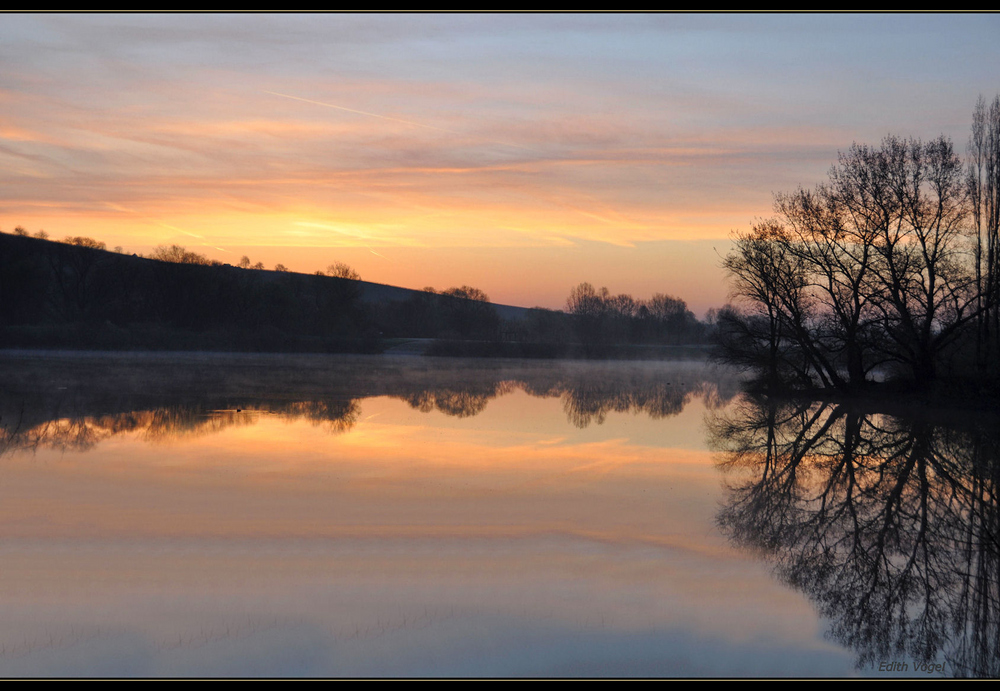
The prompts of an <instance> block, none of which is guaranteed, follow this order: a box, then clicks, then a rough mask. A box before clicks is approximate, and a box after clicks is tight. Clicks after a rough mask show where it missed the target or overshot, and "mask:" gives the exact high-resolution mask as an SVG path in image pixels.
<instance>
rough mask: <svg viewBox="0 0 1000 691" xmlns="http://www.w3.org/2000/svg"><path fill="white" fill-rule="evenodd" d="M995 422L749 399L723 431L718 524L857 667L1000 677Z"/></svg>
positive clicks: (718, 420) (715, 436) (718, 422)
mask: <svg viewBox="0 0 1000 691" xmlns="http://www.w3.org/2000/svg"><path fill="white" fill-rule="evenodd" d="M997 437H998V431H997V427H996V421H995V420H994V419H990V420H988V421H976V422H971V421H969V420H966V421H964V422H963V423H962V424H946V423H944V422H942V421H940V420H938V419H932V417H931V416H930V415H929V414H924V415H916V416H901V415H887V414H880V413H875V412H871V411H866V410H863V409H860V408H857V407H853V406H849V405H842V404H834V403H823V402H788V401H778V400H774V399H768V398H756V399H750V398H746V399H742V400H741V402H740V403H739V404H738V405H737V406H736V407H735V408H734V409H733V410H732V412H730V413H729V414H727V415H725V416H716V417H715V418H714V419H713V420H711V422H710V444H711V445H712V447H713V448H714V449H715V450H717V451H720V452H721V455H720V459H719V465H720V467H721V468H722V469H723V471H724V472H725V474H726V478H727V498H726V502H725V506H724V508H723V509H722V510H721V511H720V514H719V522H720V524H721V526H722V528H723V529H724V531H726V532H727V533H728V535H729V536H730V537H731V538H732V539H733V541H734V542H736V543H737V544H739V545H742V546H745V547H749V548H752V549H755V550H759V551H760V552H761V553H763V554H766V555H767V556H768V557H769V558H770V559H773V560H774V561H775V562H776V568H777V572H778V573H779V574H780V576H781V577H782V578H783V579H785V580H786V581H787V582H788V583H790V584H792V585H793V586H795V587H797V588H799V589H801V590H803V591H804V592H805V593H807V594H808V595H809V596H810V597H811V598H812V599H813V601H814V602H816V603H817V605H818V606H819V608H820V611H821V613H822V614H823V615H824V616H825V617H828V618H829V619H830V620H831V621H832V629H831V634H832V636H833V637H834V638H835V639H836V640H838V641H840V642H841V643H843V644H844V645H847V646H850V647H851V648H852V649H854V650H855V651H856V653H857V655H858V666H859V667H862V668H868V669H871V668H872V667H873V666H874V667H876V668H877V665H878V663H879V662H882V661H892V660H898V659H899V658H900V656H901V655H907V656H909V657H911V658H912V659H913V661H914V662H915V663H935V662H937V663H940V662H945V664H946V667H945V669H946V671H947V672H948V673H950V674H954V675H956V676H996V675H997V674H1000V654H998V653H1000V651H998V647H997V646H998V624H1000V599H998V583H1000V578H998V570H997V566H998V563H997V558H998V553H1000V549H998V542H997V536H998V524H1000V522H998V511H997V500H996V499H997V498H996V489H997V480H998V468H1000V458H998V454H997V448H998V443H1000V439H998V438H997Z"/></svg>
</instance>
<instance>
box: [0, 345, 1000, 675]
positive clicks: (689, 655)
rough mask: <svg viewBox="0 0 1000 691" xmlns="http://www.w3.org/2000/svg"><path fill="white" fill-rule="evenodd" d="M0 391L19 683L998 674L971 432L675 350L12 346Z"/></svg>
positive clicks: (1, 463) (6, 630)
mask: <svg viewBox="0 0 1000 691" xmlns="http://www.w3.org/2000/svg"><path fill="white" fill-rule="evenodd" d="M0 387H2V388H0V434H2V435H3V436H2V437H0V470H2V477H3V482H0V496H2V498H0V531H2V533H0V552H2V555H0V565H2V566H0V613H2V614H0V675H3V676H21V675H30V676H59V675H70V676H93V675H97V676H130V675H140V676H214V675H225V676H286V675H290V676H379V677H382V676H453V675H457V676H666V677H676V676H740V677H747V676H838V677H840V676H856V675H860V676H872V675H880V674H887V675H900V676H927V675H932V676H933V675H940V674H945V675H952V674H970V675H984V674H988V673H990V672H991V671H992V672H993V673H994V675H995V670H996V669H997V665H996V662H995V660H996V654H995V652H996V651H995V645H996V640H997V633H996V630H997V627H996V622H997V621H998V619H997V618H996V612H997V611H998V608H997V606H996V603H997V597H996V595H997V588H996V584H997V578H996V566H997V563H998V562H997V560H996V554H997V549H996V538H995V535H996V534H997V533H996V532H990V531H992V530H993V528H994V527H995V526H996V525H997V524H998V522H997V515H998V514H997V511H996V504H995V496H994V495H993V494H992V491H993V487H994V486H995V485H994V484H993V482H994V478H995V477H996V474H997V473H996V470H995V469H996V467H997V464H996V463H992V461H989V463H992V465H989V463H987V466H988V467H990V468H992V470H990V471H989V472H987V473H985V474H984V473H983V472H980V471H979V470H969V468H974V469H975V468H982V467H984V466H983V463H984V461H983V459H982V458H980V456H981V455H982V452H981V451H974V452H972V451H968V450H967V449H966V447H964V446H962V444H963V443H966V441H967V438H968V437H969V435H970V434H971V435H973V436H974V434H975V432H969V431H967V430H965V428H962V427H961V426H959V427H955V428H954V429H953V428H951V427H948V428H943V427H941V426H940V425H939V422H938V421H933V420H931V421H928V420H925V421H924V422H922V423H914V424H912V425H911V424H909V423H907V424H903V423H901V422H899V420H897V419H896V418H890V417H888V416H886V415H884V414H877V413H871V414H869V413H865V412H856V411H851V410H846V409H840V408H837V407H836V406H823V405H821V404H815V403H811V404H800V405H797V406H796V405H791V404H783V403H782V404H778V403H768V402H761V401H752V400H751V399H749V398H748V397H746V396H743V395H741V394H739V388H738V380H737V379H736V377H734V375H733V374H732V373H731V372H728V371H726V370H723V369H717V368H713V367H711V366H709V365H706V364H705V363H701V362H684V361H678V362H655V363H636V362H615V363H601V362H582V361H581V362H577V361H567V362H543V361H513V360H466V359H447V358H420V357H406V356H399V357H390V356H320V355H291V356H289V355H280V356H277V355H275V356H268V355H225V354H170V355H163V354H100V353H29V352H8V353H6V354H3V355H0ZM921 424H922V425H923V427H920V425H921ZM918 428H919V429H918ZM921 430H922V431H921ZM942 430H944V431H942ZM949 430H951V431H949ZM994 434H995V433H994ZM963 435H964V436H963ZM804 440H805V441H804ZM977 448H979V447H977ZM914 449H916V451H914ZM921 449H923V450H921ZM879 450H881V451H882V452H885V453H888V454H889V455H888V456H887V457H886V458H888V459H889V460H888V461H885V462H882V463H881V464H880V463H879V462H876V460H875V459H876V455H877V454H876V452H877V451H879ZM970 453H971V454H972V455H973V456H975V458H971V457H968V456H969V454H970ZM893 454H894V455H893ZM920 454H923V456H921V455H920ZM949 454H950V455H949ZM963 454H964V455H963ZM977 454H978V455H977ZM994 454H995V452H994ZM956 459H957V460H956ZM887 464H888V465H887ZM893 464H895V465H893ZM963 464H964V465H963ZM970 464H971V465H970ZM887 468H888V470H887ZM990 473H992V475H991V474H990ZM977 498H978V499H977ZM977 501H978V503H977ZM921 507H923V509H921ZM991 512H992V513H991ZM969 516H975V517H977V518H976V519H975V520H971V519H969ZM983 535H992V536H994V537H991V538H988V539H987V538H983V537H982V536H983ZM990 540H992V543H990ZM991 550H992V551H991ZM973 552H974V553H975V554H973ZM991 560H992V561H991ZM973 572H975V573H979V574H980V577H977V578H973V577H971V576H970V574H971V573H973ZM962 574H964V576H963V575H962ZM880 588H882V589H883V590H879V589H880ZM921 588H923V589H924V590H921ZM883 591H884V592H883ZM852 593H853V594H852ZM977 593H978V595H977ZM935 599H938V600H941V602H940V603H937V604H933V603H932V604H928V603H929V602H930V600H935ZM921 603H923V604H922V605H921ZM973 610H975V611H976V612H977V614H976V615H975V616H972V615H971V614H968V616H966V613H969V612H972V611H973ZM963 617H964V618H963ZM991 626H992V633H991V632H990V631H991V629H990V627H991ZM921 627H923V628H921ZM977 627H978V628H977ZM922 632H923V633H922ZM948 632H952V633H950V634H949V633H948ZM955 632H958V633H955ZM962 632H965V633H962ZM924 633H925V634H926V635H924V636H923V638H922V637H921V636H922V635H923V634H924ZM949 636H950V637H949ZM900 641H902V642H900ZM984 641H985V642H984ZM983 645H985V646H986V648H983ZM991 645H992V646H994V648H993V649H990V648H989V646H991ZM928 646H930V647H928ZM977 646H979V647H978V648H977ZM977 651H978V652H977ZM919 664H924V665H927V667H928V671H923V669H917V668H916V667H917V665H919ZM880 665H881V667H882V669H881V671H880V670H879V667H880ZM900 665H905V666H906V668H905V669H904V668H903V667H901V666H900ZM976 665H979V666H978V667H977V666H976ZM983 665H985V667H984V666H983ZM990 665H992V666H990Z"/></svg>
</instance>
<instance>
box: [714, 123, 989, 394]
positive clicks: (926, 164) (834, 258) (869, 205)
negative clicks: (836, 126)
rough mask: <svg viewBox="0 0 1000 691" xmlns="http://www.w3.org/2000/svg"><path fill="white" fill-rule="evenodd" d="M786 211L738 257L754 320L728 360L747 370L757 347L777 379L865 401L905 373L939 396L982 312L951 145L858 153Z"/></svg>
mask: <svg viewBox="0 0 1000 691" xmlns="http://www.w3.org/2000/svg"><path fill="white" fill-rule="evenodd" d="M775 211H776V217H775V218H774V219H770V220H766V221H762V222H760V223H757V224H755V225H754V226H753V227H752V229H751V230H750V232H748V233H738V234H737V235H736V236H735V238H734V249H733V251H732V252H731V253H730V254H729V255H728V256H727V257H726V260H725V264H724V266H725V268H726V269H727V271H728V272H729V274H730V277H731V278H732V279H733V293H734V297H736V298H737V299H738V300H739V301H740V303H741V305H742V311H730V312H729V313H728V314H727V315H726V326H727V329H726V330H725V332H726V333H728V334H730V335H732V334H742V336H741V337H740V338H730V339H729V340H728V341H726V339H725V338H724V339H723V346H724V347H723V353H724V357H725V358H726V359H728V360H730V361H733V362H738V363H740V364H746V358H745V357H744V356H743V355H741V354H740V353H738V352H736V351H734V350H732V346H737V347H747V340H748V339H749V340H756V341H758V342H759V344H758V345H756V346H753V347H752V350H753V351H754V352H755V353H757V354H763V353H765V352H766V353H767V356H766V360H767V364H766V371H767V378H773V379H784V380H786V381H796V382H798V383H804V382H813V383H816V384H819V385H821V386H824V387H832V388H838V389H854V388H857V387H859V386H861V385H863V384H864V383H865V381H866V379H867V377H868V375H869V374H870V373H871V371H872V370H873V369H874V368H875V367H876V366H878V365H880V364H883V363H885V362H896V363H899V364H901V365H903V366H905V367H906V369H907V370H908V371H909V373H910V376H911V377H912V379H913V380H914V381H915V382H916V383H917V384H918V385H927V384H929V383H931V382H933V381H934V379H935V378H936V376H937V369H938V366H939V364H940V361H941V359H942V357H943V355H944V354H945V353H946V351H947V350H948V349H949V348H950V347H951V346H953V345H954V344H955V343H956V342H957V341H958V339H959V337H960V336H961V335H962V330H963V328H964V327H966V326H967V325H968V324H969V323H970V322H972V321H973V320H974V319H975V318H976V316H977V314H978V311H979V304H980V303H979V299H978V296H977V290H976V281H975V277H974V273H973V271H972V268H973V261H972V254H971V253H970V246H969V243H968V242H967V236H968V230H969V229H968V224H967V220H968V218H969V206H968V204H967V195H966V185H965V182H964V178H963V173H962V165H961V162H960V160H959V158H958V157H957V156H956V155H955V153H954V151H953V149H952V145H951V143H950V142H949V141H948V140H946V139H945V138H943V137H940V138H938V139H936V140H934V141H932V142H929V143H926V144H924V143H921V142H919V141H917V140H912V139H911V140H902V139H899V138H897V137H887V138H886V139H884V140H883V142H882V144H881V146H879V147H877V148H874V147H869V146H862V145H857V144H855V145H854V146H852V147H851V149H850V150H849V151H848V152H847V153H845V154H841V156H840V159H839V162H838V163H837V165H835V166H834V167H833V169H832V170H831V172H830V177H829V182H828V183H826V184H824V185H819V186H818V187H817V188H816V189H815V190H812V191H805V190H799V191H798V192H796V193H794V194H790V195H778V196H777V197H776V200H775ZM740 319H742V320H743V321H744V322H745V323H744V324H739V323H738V321H739V320H740ZM755 322H759V326H754V325H753V323H755Z"/></svg>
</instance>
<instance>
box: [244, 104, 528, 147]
mask: <svg viewBox="0 0 1000 691" xmlns="http://www.w3.org/2000/svg"><path fill="white" fill-rule="evenodd" d="M262 91H263V92H264V93H265V94H271V95H272V96H281V97H282V98H290V99H293V100H295V101H302V102H303V103H312V104H313V105H317V106H324V107H326V108H335V109H337V110H343V111H346V112H348V113H356V114H358V115H367V116H369V117H372V118H380V119H382V120H391V121H392V122H401V123H403V124H404V125H412V126H413V127H423V128H424V129H425V130H434V131H435V132H445V133H447V134H457V135H462V136H464V135H466V133H465V132H459V131H458V130H449V129H447V128H444V127H435V126H434V125H425V124H424V123H422V122H415V121H413V120H404V119H403V118H394V117H391V116H389V115H379V114H378V113H369V112H368V111H366V110H356V109H354V108H345V107H344V106H337V105H334V104H332V103H324V102H323V101H313V100H312V99H309V98H302V97H301V96H292V95H291V94H282V93H279V92H277V91H268V90H267V89H262ZM486 141H488V142H489V143H490V144H499V145H500V146H509V147H511V148H514V149H524V150H529V149H528V147H526V146H521V145H519V144H510V143H508V142H498V141H496V140H495V139H487V140H486Z"/></svg>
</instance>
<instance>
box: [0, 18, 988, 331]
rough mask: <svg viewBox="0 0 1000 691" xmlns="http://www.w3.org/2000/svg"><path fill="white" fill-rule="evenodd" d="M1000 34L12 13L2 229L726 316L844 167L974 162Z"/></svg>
mask: <svg viewBox="0 0 1000 691" xmlns="http://www.w3.org/2000/svg"><path fill="white" fill-rule="evenodd" d="M997 35H1000V16H998V15H993V14H934V15H927V14H891V15H883V14H861V15H858V14H818V15H817V14H778V15H775V14H595V15H591V14H485V15H484V14H468V15H467V14H414V15H400V14H379V15H372V14H319V15H303V14H268V15H230V14H47V13H46V14H9V15H5V16H4V22H3V23H2V25H0V58H2V60H3V62H4V64H5V66H7V67H8V69H7V70H5V72H4V73H3V74H2V75H0V98H3V99H4V109H3V115H0V158H2V160H3V161H4V166H3V168H2V172H0V176H2V180H3V195H2V196H0V230H2V231H3V232H11V230H12V229H13V228H14V227H15V226H23V227H25V228H26V229H27V230H28V231H29V232H30V233H32V234H34V233H36V232H38V231H39V230H41V229H44V230H45V231H46V232H47V233H49V235H50V236H51V237H52V238H53V239H61V238H63V237H66V236H78V235H84V236H89V237H94V238H96V239H99V240H101V241H104V242H106V243H107V245H108V247H114V246H118V245H120V246H122V247H123V248H124V249H125V250H126V251H128V252H129V253H132V252H136V253H143V254H145V253H148V252H149V251H150V250H151V249H152V248H154V247H156V246H158V245H170V244H177V245H182V246H185V247H187V248H188V249H189V250H192V251H195V252H198V253H200V254H204V255H206V256H207V257H209V258H210V259H216V260H219V261H223V262H226V263H231V264H235V263H236V262H238V261H239V258H240V257H241V256H242V255H248V256H249V257H250V258H251V259H252V260H253V261H254V262H257V261H261V262H263V263H264V265H265V266H266V267H267V268H273V267H274V266H275V265H276V264H279V263H280V264H284V265H285V266H287V267H288V268H289V269H291V270H294V271H297V272H302V273H312V272H314V271H316V270H320V269H323V268H325V267H326V266H328V265H329V264H332V263H334V262H336V261H342V262H345V263H347V264H349V265H350V266H352V267H353V268H354V269H356V270H357V271H358V272H359V273H360V275H361V277H362V279H364V280H367V281H372V282H376V283H383V284H387V285H395V286H400V287H404V288H411V289H416V290H420V289H422V288H424V287H425V286H433V287H434V288H436V289H438V290H443V289H446V288H449V287H452V286H460V285H470V286H474V287H477V288H479V289H481V290H483V291H485V292H486V293H487V294H488V295H489V296H490V298H491V300H493V301H495V302H497V303H499V304H508V305H515V306H522V307H535V306H540V307H545V308H548V309H562V308H563V307H564V306H565V300H566V297H567V295H568V293H569V291H570V290H571V289H572V288H573V287H574V286H576V285H578V284H579V283H581V282H589V283H591V284H593V285H595V286H597V287H601V286H606V287H607V288H608V289H609V290H610V291H611V292H612V293H614V294H619V293H627V294H631V295H633V296H634V297H637V298H649V297H650V296H651V295H653V294H654V293H666V294H669V295H673V296H675V297H678V298H681V299H683V300H685V301H686V302H687V304H688V306H689V308H690V309H691V310H692V311H693V312H695V313H696V314H697V315H698V316H699V317H703V316H704V313H705V312H706V310H708V309H710V308H713V307H719V306H721V305H723V304H725V302H726V301H727V298H728V295H729V288H728V285H727V282H726V276H725V273H724V271H723V269H722V257H724V256H725V255H726V253H727V252H728V250H729V247H730V244H729V242H730V240H729V238H730V234H731V233H732V232H733V231H738V230H746V229H747V228H749V227H750V225H751V224H752V223H753V222H754V221H755V220H756V219H759V218H762V217H767V216H770V215H771V205H772V199H773V194H774V193H780V192H790V191H794V190H795V189H796V188H798V187H800V186H801V187H804V188H811V187H813V186H814V185H816V184H818V183H820V182H822V181H823V180H824V179H825V178H826V173H827V171H828V170H829V168H830V166H831V165H832V164H834V163H835V162H836V160H837V153H838V151H844V150H846V149H847V148H848V147H850V145H851V144H852V142H859V143H871V144H877V143H878V142H879V141H880V140H881V139H882V138H883V137H884V136H886V135H888V134H890V133H892V134H897V135H900V136H904V137H910V136H912V137H917V138H921V139H925V140H926V139H931V138H933V137H936V136H938V135H941V134H944V135H946V136H947V137H949V138H950V139H951V140H952V141H953V142H954V144H955V148H956V151H959V152H964V151H965V145H966V141H967V139H968V135H969V127H970V124H971V114H972V110H973V107H974V105H975V102H976V98H977V97H978V96H979V95H983V96H985V97H987V98H991V97H992V96H993V95H994V94H995V93H996V92H997V90H998V89H1000V84H998V82H997V80H996V74H995V66H996V65H997V64H1000V44H998V42H997V41H996V36H997Z"/></svg>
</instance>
